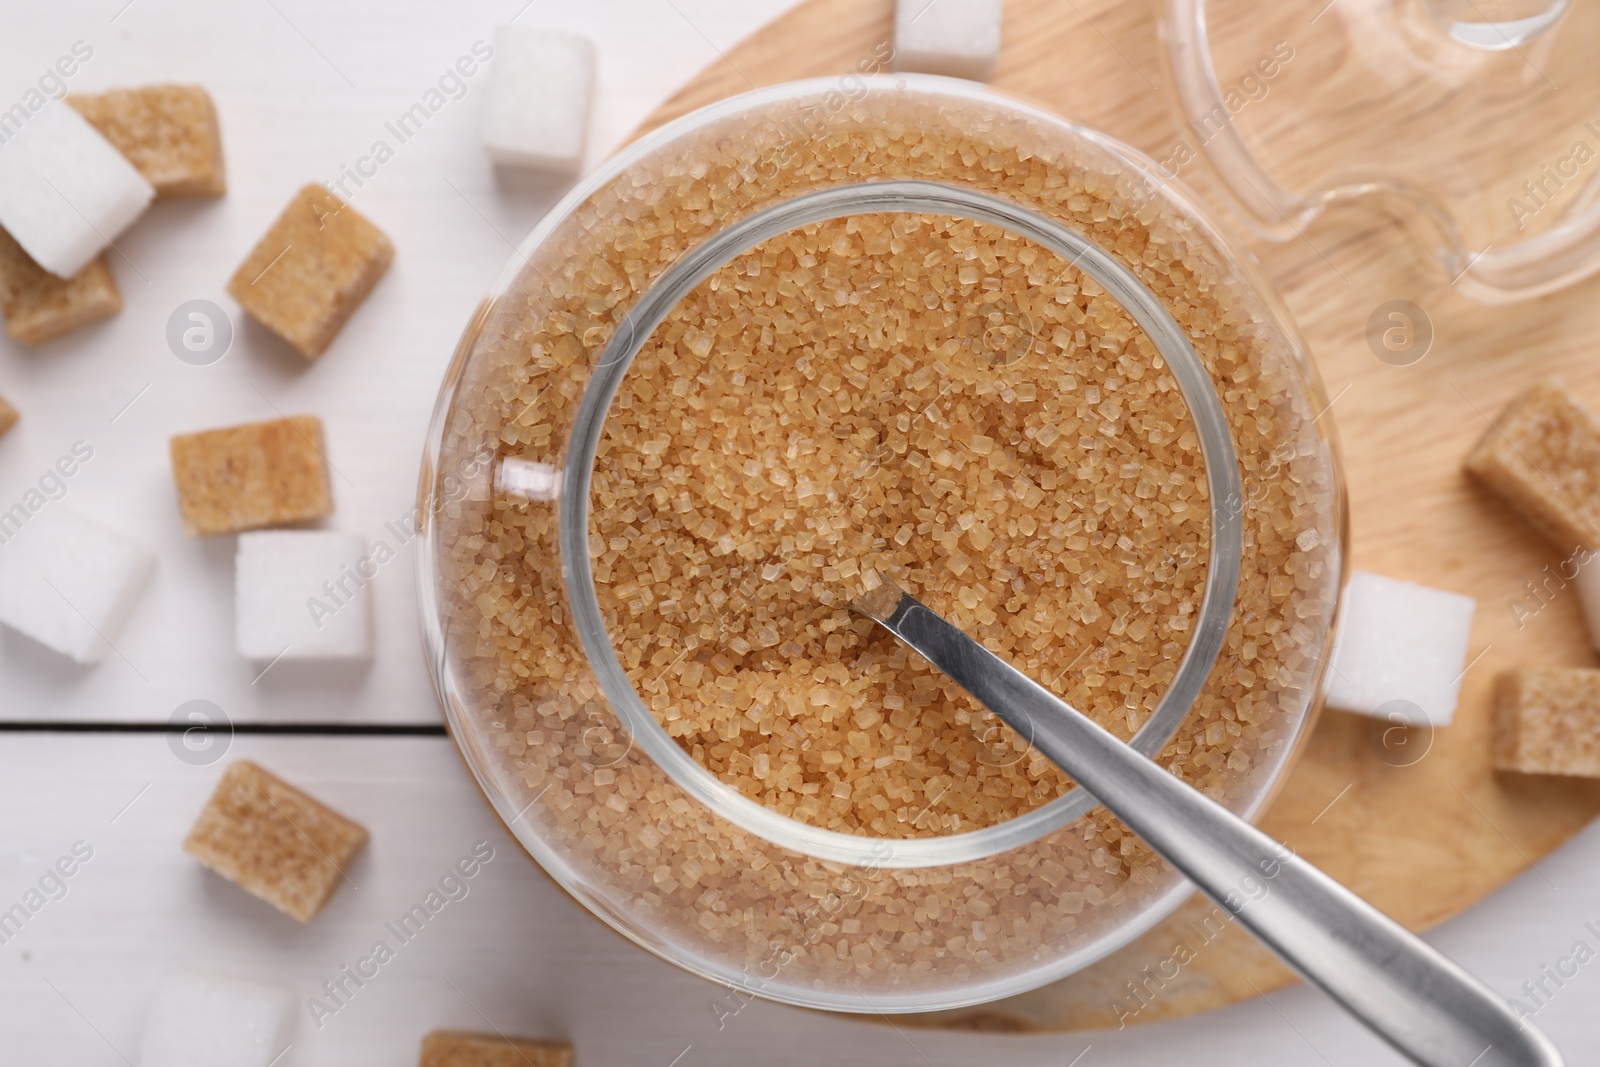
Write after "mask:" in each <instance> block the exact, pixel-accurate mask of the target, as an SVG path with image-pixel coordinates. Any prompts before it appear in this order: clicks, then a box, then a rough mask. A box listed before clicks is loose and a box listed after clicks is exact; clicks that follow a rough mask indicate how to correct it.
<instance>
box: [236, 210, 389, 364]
mask: <svg viewBox="0 0 1600 1067" xmlns="http://www.w3.org/2000/svg"><path fill="white" fill-rule="evenodd" d="M393 258H394V246H393V245H391V244H390V243H389V239H388V238H387V237H385V236H384V235H383V233H382V231H380V230H379V229H378V228H377V227H376V226H374V225H372V223H370V222H368V221H367V220H366V219H364V218H362V217H361V216H360V215H359V214H357V213H356V210H355V209H354V208H352V207H350V206H349V205H347V204H345V203H344V202H343V201H342V200H340V199H339V198H338V197H336V196H334V195H333V194H332V193H330V192H328V191H327V190H326V189H324V188H323V187H322V186H320V185H307V186H306V187H305V188H303V189H301V190H300V191H299V192H298V193H296V194H295V198H294V199H293V200H292V201H290V202H289V206H288V207H286V208H284V209H283V214H281V215H279V216H278V220H277V221H276V222H274V223H273V224H272V228H271V229H269V230H268V231H267V232H266V234H265V235H264V236H263V237H262V238H261V240H260V241H258V242H257V243H256V246H255V248H253V249H251V250H250V254H249V255H248V256H246V257H245V261H244V262H243V263H242V264H240V265H239V269H238V270H237V271H235V272H234V275H233V278H232V280H230V281H229V282H228V292H229V294H230V295H232V296H233V298H234V299H235V300H237V301H239V303H240V304H242V305H243V306H244V309H245V310H246V311H247V312H249V313H250V315H251V316H252V317H254V318H255V319H256V320H257V321H259V322H260V323H261V324H262V325H263V326H265V327H266V328H267V329H269V330H271V331H272V332H273V333H275V334H277V335H278V336H279V337H281V338H283V339H284V340H285V341H287V342H288V343H289V344H290V345H291V346H293V348H294V349H295V351H297V352H299V353H300V354H301V355H302V356H304V357H306V358H307V359H316V358H317V357H318V356H320V355H322V353H323V352H324V351H326V349H327V347H328V345H329V344H331V343H332V341H333V338H334V335H336V334H337V333H338V332H339V330H340V328H342V327H343V326H344V324H345V321H346V320H347V319H349V318H350V316H351V314H352V313H353V312H354V311H355V309H356V308H357V307H359V306H360V305H361V302H362V301H363V300H365V299H366V297H367V294H368V293H370V292H371V291H372V287H373V286H374V285H376V284H377V283H378V279H379V278H381V277H382V276H383V272H384V271H385V270H387V269H388V267H389V262H390V260H392V259H393Z"/></svg>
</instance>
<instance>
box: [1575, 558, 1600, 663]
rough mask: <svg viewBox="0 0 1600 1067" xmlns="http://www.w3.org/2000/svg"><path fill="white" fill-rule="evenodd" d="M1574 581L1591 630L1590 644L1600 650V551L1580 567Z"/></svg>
mask: <svg viewBox="0 0 1600 1067" xmlns="http://www.w3.org/2000/svg"><path fill="white" fill-rule="evenodd" d="M1573 582H1574V583H1575V584H1576V585H1577V587H1578V603H1579V604H1580V605H1582V607H1583V621H1584V625H1585V626H1586V627H1587V628H1588V630H1589V645H1590V647H1592V648H1593V649H1594V650H1595V651H1597V652H1600V553H1597V554H1596V555H1595V557H1594V558H1593V559H1591V560H1589V562H1587V563H1584V564H1583V565H1581V566H1580V567H1579V568H1578V575H1577V577H1576V578H1574V579H1573Z"/></svg>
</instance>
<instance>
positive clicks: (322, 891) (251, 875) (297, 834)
mask: <svg viewBox="0 0 1600 1067" xmlns="http://www.w3.org/2000/svg"><path fill="white" fill-rule="evenodd" d="M366 843H367V831H366V829H365V828H364V827H362V826H361V825H360V824H359V823H354V822H351V821H350V820H349V819H346V818H345V817H344V816H343V815H340V814H339V813H338V812H336V811H334V810H333V809H331V808H329V807H327V806H325V805H323V804H321V803H319V802H318V801H316V800H313V799H312V798H311V797H308V796H306V795H305V794H304V793H302V792H301V791H300V790H298V789H296V788H295V787H294V786H292V785H290V784H289V783H287V782H285V781H283V780H282V779H281V778H278V777H276V776H275V775H272V774H269V773H267V772H266V771H264V770H262V769H261V768H260V767H258V766H256V765H255V764H254V763H251V762H249V761H248V760H239V761H238V762H237V763H234V764H233V765H232V766H230V767H229V768H228V769H227V770H226V771H225V772H223V775H222V781H220V782H218V783H217V791H216V792H215V793H213V794H212V795H211V800H210V802H209V803H207V804H206V806H205V808H204V810H202V811H201V812H200V818H199V819H198V820H196V822H195V824H194V829H192V830H190V831H189V836H188V837H186V838H184V841H183V850H184V851H185V852H187V853H188V854H189V855H191V856H193V857H194V858H195V859H197V860H199V861H200V862H201V863H203V864H205V865H206V866H207V867H209V868H211V869H212V870H213V871H216V872H217V873H218V874H220V875H222V877H224V878H226V879H227V880H228V881H230V882H232V883H234V884H235V885H237V886H239V887H240V888H242V889H245V890H247V891H249V892H251V893H254V894H255V895H256V896H258V897H260V898H261V899H262V900H264V901H266V902H267V903H268V904H271V905H272V906H273V907H275V908H277V909H278V910H279V911H281V912H283V913H284V914H285V915H289V916H292V917H293V918H296V919H299V920H300V921H301V922H310V921H311V917H312V916H314V915H316V913H317V912H319V911H321V910H322V906H323V905H324V904H326V903H327V902H328V898H329V897H331V896H332V895H333V891H334V890H335V889H337V888H338V887H339V883H340V882H341V881H343V880H344V879H345V874H344V871H345V868H346V867H348V866H349V865H350V860H351V859H352V858H353V857H354V856H355V854H356V853H357V852H359V851H360V850H361V846H362V845H364V844H366Z"/></svg>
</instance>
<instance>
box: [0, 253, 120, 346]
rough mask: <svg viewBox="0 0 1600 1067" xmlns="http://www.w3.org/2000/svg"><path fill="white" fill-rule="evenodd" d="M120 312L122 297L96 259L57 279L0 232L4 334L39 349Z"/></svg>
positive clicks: (0, 303)
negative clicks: (67, 276)
mask: <svg viewBox="0 0 1600 1067" xmlns="http://www.w3.org/2000/svg"><path fill="white" fill-rule="evenodd" d="M121 310H122V294H121V293H120V292H118V291H117V283H116V280H115V279H114V278H112V277H111V270H110V268H108V267H107V266H106V260H105V257H104V256H99V257H97V258H96V259H94V260H93V261H91V262H90V263H89V265H88V266H87V267H84V268H83V269H82V270H80V271H79V272H78V273H77V274H75V275H73V276H72V277H71V278H65V279H63V278H57V277H56V276H55V275H54V274H51V273H50V272H49V271H47V270H45V269H44V268H43V267H41V266H39V264H37V263H35V262H34V261H33V258H32V257H31V256H29V255H28V253H26V252H24V251H23V250H22V246H21V245H19V244H17V242H16V240H15V239H13V238H12V236H11V235H10V234H9V233H7V232H6V231H5V230H0V316H4V317H5V320H6V333H8V334H10V335H11V336H12V337H14V338H16V339H17V340H18V341H21V342H22V343H23V344H25V345H38V344H43V343H44V342H46V341H49V340H51V339H52V338H55V337H60V336H61V335H62V334H64V333H70V332H72V331H73V330H76V329H77V328H78V327H80V326H87V325H89V324H90V323H92V322H99V321H100V320H101V319H106V318H110V317H111V316H112V315H115V314H116V313H117V312H119V311H121Z"/></svg>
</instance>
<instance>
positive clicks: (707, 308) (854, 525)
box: [593, 214, 1208, 837]
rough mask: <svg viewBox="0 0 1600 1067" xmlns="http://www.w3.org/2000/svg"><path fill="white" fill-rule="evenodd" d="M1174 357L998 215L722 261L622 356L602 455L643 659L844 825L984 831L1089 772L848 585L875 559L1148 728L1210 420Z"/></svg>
mask: <svg viewBox="0 0 1600 1067" xmlns="http://www.w3.org/2000/svg"><path fill="white" fill-rule="evenodd" d="M1160 366H1161V360H1160V358H1159V356H1158V355H1157V353H1156V352H1155V349H1154V346H1153V345H1152V344H1151V343H1150V341H1149V339H1148V338H1147V337H1146V336H1145V334H1144V333H1143V332H1142V331H1141V330H1140V329H1139V328H1138V327H1137V326H1136V325H1135V324H1134V323H1133V321H1132V320H1131V319H1130V318H1129V317H1128V316H1127V314H1126V313H1125V312H1124V311H1123V309H1122V308H1121V307H1120V306H1119V305H1117V304H1116V303H1115V302H1114V301H1112V300H1111V299H1110V298H1109V297H1107V296H1106V295H1105V294H1104V292H1103V291H1102V290H1101V289H1100V288H1099V287H1098V286H1097V285H1096V284H1095V283H1094V282H1093V281H1092V280H1091V279H1087V278H1085V277H1083V276H1081V275H1079V273H1078V272H1077V271H1075V270H1073V269H1072V268H1070V267H1069V266H1068V265H1067V264H1066V263H1065V262H1064V261H1062V260H1060V259H1058V258H1057V257H1055V256H1054V255H1053V254H1051V253H1048V252H1046V251H1044V250H1042V249H1040V248H1039V247H1038V246H1036V245H1034V244H1032V243H1031V242H1028V241H1026V240H1024V239H1021V238H1018V237H1015V236H1013V235H1011V234H1008V233H1005V232H1003V231H1000V230H998V229H996V228H994V227H991V226H988V225H983V224H977V223H973V222H968V221H963V220H956V219H949V218H942V217H924V216H918V215H888V214H883V215H865V216H856V217H852V218H848V219H842V220H838V221H834V222H830V223H827V224H824V225H818V226H811V227H807V228H806V229H805V230H802V231H795V232H792V233H789V234H786V235H784V236H781V237H778V238H774V239H772V240H770V241H768V242H767V243H766V244H764V245H762V246H761V247H759V248H757V249H755V250H753V251H751V252H750V253H748V254H746V255H745V256H743V257H741V258H740V259H738V260H736V261H734V262H733V263H730V264H728V265H727V266H726V267H724V268H723V269H722V270H721V271H719V272H718V273H717V274H715V275H714V276H713V277H712V278H710V279H708V281H707V282H706V283H705V284H704V285H702V286H701V287H700V288H699V289H698V290H696V291H695V292H694V293H692V294H690V296H689V297H688V298H687V299H686V300H685V301H684V302H683V303H681V304H680V305H679V306H678V308H677V309H676V310H675V311H674V313H673V315H672V316H671V317H670V318H669V319H668V320H667V322H666V323H664V324H663V325H662V326H661V327H660V328H659V329H658V330H657V331H656V334H655V336H654V337H653V338H652V340H651V342H650V344H649V346H648V347H647V348H646V349H645V350H644V351H643V352H642V353H641V355H640V358H639V359H638V360H637V361H636V362H635V364H634V365H633V367H632V368H631V369H630V370H629V372H628V375H627V377H626V378H625V379H624V381H623V385H622V388H621V390H620V391H619V393H618V395H617V397H616V399H615V400H614V401H613V404H612V410H611V414H610V417H609V419H608V421H607V424H606V437H605V439H604V442H603V444H602V446H601V450H600V453H599V457H598V461H597V465H596V466H597V471H596V478H595V486H594V493H593V514H594V519H593V530H594V541H595V546H596V548H597V550H598V551H596V553H595V568H594V569H595V577H596V579H597V582H598V585H599V590H600V597H601V600H600V602H601V607H602V608H603V609H605V610H606V611H607V618H608V622H610V625H611V637H612V641H613V642H614V643H615V644H616V645H617V648H618V654H619V657H620V658H621V660H622V662H623V664H624V665H625V666H626V667H627V668H628V671H629V675H630V677H631V678H632V680H633V682H634V685H635V687H636V688H638V690H639V691H640V692H641V693H642V694H643V695H644V699H645V701H646V703H647V704H648V705H649V706H650V708H651V709H652V711H653V712H654V713H655V715H656V716H657V718H658V719H660V720H661V721H662V723H663V724H664V725H665V726H666V728H667V730H668V732H669V733H671V734H672V735H673V736H674V737H676V738H678V739H679V742H680V744H682V745H683V746H684V748H686V749H687V750H688V751H690V752H691V754H693V755H694V757H695V759H697V760H699V761H700V762H701V763H702V764H704V765H706V766H707V767H708V768H709V769H711V770H712V771H713V772H715V773H716V774H717V775H718V776H719V777H720V778H722V779H723V780H724V781H726V782H728V783H729V784H731V785H735V786H737V787H738V788H740V789H741V790H743V791H744V792H746V793H748V794H750V795H751V796H754V797H757V798H759V799H760V800H762V801H763V802H764V803H766V804H768V805H769V806H771V807H773V808H774V809H776V810H777V811H780V812H782V813H783V814H785V815H791V816H793V817H795V818H798V819H801V820H803V821H805V822H809V823H812V824H814V825H820V826H826V827H828V828H830V829H835V830H843V831H847V832H853V833H871V834H873V835H877V836H883V837H905V836H917V835H925V834H931V833H953V832H958V831H962V830H972V829H977V828H979V827H983V826H988V825H992V824H994V823H996V822H999V821H1002V820H1004V819H1007V818H1010V817H1013V816H1016V815H1019V814H1021V813H1022V812H1025V811H1027V810H1029V809H1031V808H1033V807H1036V806H1037V805H1039V804H1041V803H1043V802H1045V801H1047V800H1049V799H1051V798H1052V797H1055V796H1057V795H1059V794H1060V793H1062V792H1064V791H1065V789H1066V788H1068V786H1069V785H1070V783H1069V782H1068V781H1067V779H1066V778H1065V776H1064V775H1062V774H1061V773H1060V772H1059V771H1057V770H1056V769H1055V767H1054V766H1053V765H1051V764H1050V763H1049V762H1047V761H1046V760H1045V759H1044V758H1043V757H1042V756H1039V755H1038V754H1037V753H1035V752H1032V751H1031V750H1027V749H1026V746H1025V744H1022V743H1019V742H1020V739H1018V738H1016V737H1015V735H1013V734H1012V733H1011V732H1010V731H1009V730H1006V729H1005V728H1003V727H1002V726H1001V724H1000V723H999V722H998V720H996V719H995V718H994V717H993V716H992V715H990V714H988V713H987V712H985V711H984V710H983V709H982V708H981V707H980V706H979V705H977V704H976V703H975V702H974V701H973V700H972V699H971V698H969V697H967V696H966V695H965V694H963V693H962V692H961V691H960V690H959V689H958V688H957V686H956V685H955V684H954V683H953V682H951V681H949V680H948V679H946V678H945V677H944V676H943V675H942V674H940V673H938V672H937V671H935V670H934V669H933V668H932V667H931V666H929V665H928V663H927V662H926V661H925V660H923V659H922V658H921V657H920V656H917V655H915V654H911V653H909V652H907V651H906V650H905V649H904V648H903V647H902V646H901V645H899V644H898V643H897V642H896V641H894V640H893V638H891V637H889V636H888V635H886V634H885V633H883V632H882V631H881V630H879V629H878V628H877V627H876V626H874V625H872V624H871V623H870V622H867V621H865V620H863V619H862V618H860V617H859V616H857V615H854V614H852V613H851V612H850V611H849V610H848V607H847V602H848V598H847V597H846V596H845V595H844V594H843V593H842V592H840V590H841V589H843V588H845V587H848V586H849V585H850V584H851V583H854V582H856V581H857V580H858V577H859V575H861V574H862V573H863V572H865V571H867V570H878V571H882V572H883V573H885V574H887V575H888V576H890V577H892V578H894V579H895V580H896V581H897V582H898V583H899V584H901V585H902V586H904V587H905V588H906V589H907V591H909V592H911V593H912V594H913V595H915V596H916V597H918V599H920V600H922V601H923V602H924V603H926V604H928V606H929V607H931V608H933V609H934V610H935V611H938V612H940V613H941V614H944V615H946V616H947V617H948V618H950V619H951V621H952V622H954V623H956V624H957V625H958V626H961V627H962V628H964V629H966V630H968V631H969V632H970V633H972V634H973V635H974V636H976V637H977V638H978V639H979V640H981V641H982V642H983V643H984V644H985V645H986V646H987V647H988V648H989V649H990V650H991V651H993V652H995V653H997V654H998V655H1000V656H1001V657H1003V658H1004V659H1006V660H1008V661H1010V662H1011V663H1013V664H1015V665H1016V666H1017V667H1019V668H1020V669H1022V670H1023V671H1025V672H1026V673H1028V674H1029V675H1030V676H1032V677H1034V678H1040V679H1045V680H1046V681H1047V682H1054V681H1058V680H1059V682H1060V683H1061V688H1062V689H1063V690H1064V695H1066V696H1067V697H1068V699H1069V700H1071V701H1072V702H1074V703H1075V704H1078V705H1080V706H1084V707H1091V706H1093V707H1098V708H1102V709H1106V708H1109V709H1111V710H1112V711H1113V715H1111V716H1109V717H1108V716H1102V718H1105V719H1107V721H1108V725H1111V726H1112V727H1113V728H1114V729H1116V730H1117V731H1118V732H1119V733H1121V734H1123V735H1124V736H1127V735H1128V734H1130V733H1131V732H1132V730H1133V729H1135V728H1137V726H1138V725H1139V724H1140V723H1141V722H1142V721H1143V720H1144V719H1145V718H1147V717H1148V716H1149V714H1150V712H1151V711H1152V710H1153V709H1154V708H1155V705H1156V703H1157V701H1158V700H1159V699H1160V697H1161V694H1162V692H1163V691H1164V690H1165V688H1166V685H1167V683H1168V682H1169V681H1170V680H1171V677H1172V673H1173V671H1174V670H1175V668H1176V666H1177V661H1178V658H1179V655H1180V654H1181V652H1182V648H1183V642H1184V641H1185V639H1186V637H1187V633H1188V631H1189V629H1190V627H1191V625H1192V624H1193V622H1194V620H1195V613H1196V610H1197V607H1198V605H1199V603H1200V596H1201V592H1202V589H1203V586H1204V583H1205V561H1206V542H1207V527H1208V506H1207V497H1206V491H1205V483H1204V470H1203V465H1202V462H1201V457H1200V449H1199V442H1198V439H1197V437H1196V435H1195V432H1194V430H1193V427H1192V425H1191V423H1190V421H1189V417H1188V413H1187V411H1186V409H1185V407H1184V403H1183V399H1182V396H1181V394H1180V393H1179V392H1178V388H1177V384H1176V383H1175V382H1174V381H1173V379H1172V377H1171V375H1170V374H1168V373H1166V372H1165V371H1164V370H1161V369H1158V368H1159V367H1160ZM602 546H603V547H602ZM1096 650H1101V653H1100V655H1098V656H1096V655H1095V653H1096ZM1075 666H1082V667H1083V668H1084V669H1083V670H1082V671H1081V672H1078V671H1071V670H1070V669H1071V668H1073V667H1075ZM1069 672H1070V673H1069ZM935 796H937V797H939V802H938V803H937V804H934V805H931V806H930V804H929V801H930V800H931V799H932V798H933V797H935Z"/></svg>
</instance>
